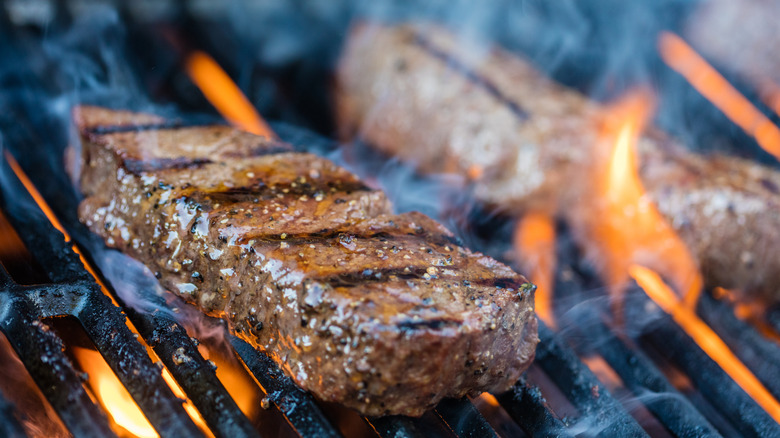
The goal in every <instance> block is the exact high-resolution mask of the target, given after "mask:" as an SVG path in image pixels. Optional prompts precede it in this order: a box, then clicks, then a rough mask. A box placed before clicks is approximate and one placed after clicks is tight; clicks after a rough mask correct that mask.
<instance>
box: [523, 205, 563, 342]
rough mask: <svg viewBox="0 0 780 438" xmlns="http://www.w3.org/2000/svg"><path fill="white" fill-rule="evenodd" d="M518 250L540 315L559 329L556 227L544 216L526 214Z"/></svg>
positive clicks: (537, 312)
mask: <svg viewBox="0 0 780 438" xmlns="http://www.w3.org/2000/svg"><path fill="white" fill-rule="evenodd" d="M514 248H515V249H516V251H517V257H518V259H519V261H520V265H521V266H522V267H523V270H524V271H526V272H528V273H529V274H530V276H531V281H533V282H534V284H536V298H535V303H534V304H535V308H536V315H537V316H539V318H541V320H542V321H544V323H545V324H547V325H548V326H549V327H551V328H555V316H554V313H553V305H552V299H553V290H554V284H553V282H554V276H553V270H554V269H555V224H554V223H553V219H552V218H551V217H549V216H548V215H545V214H542V213H529V214H526V215H525V216H524V217H523V218H522V219H521V220H520V222H518V224H517V227H516V229H515V236H514Z"/></svg>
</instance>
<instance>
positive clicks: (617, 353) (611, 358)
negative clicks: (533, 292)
mask: <svg viewBox="0 0 780 438" xmlns="http://www.w3.org/2000/svg"><path fill="white" fill-rule="evenodd" d="M562 272H563V270H561V269H559V270H558V275H556V278H555V284H556V287H557V288H559V290H560V291H561V294H560V295H564V296H567V297H572V298H574V297H577V296H584V295H585V293H584V291H583V287H582V285H581V284H580V282H578V281H577V279H576V278H575V277H574V276H572V275H569V276H564V275H561V274H562ZM633 304H640V303H633ZM609 314H610V309H609V306H608V304H607V302H606V301H604V300H594V301H593V302H591V303H589V305H588V306H579V307H574V308H573V309H572V310H571V311H570V312H569V314H568V315H567V317H568V318H571V319H572V320H574V321H582V322H587V323H584V324H581V325H577V324H572V325H571V327H570V329H568V330H567V331H566V334H567V336H566V337H567V338H568V339H569V343H570V345H576V346H577V347H579V348H577V350H578V352H579V353H581V354H589V353H596V354H598V355H599V356H601V357H602V358H603V359H604V360H605V361H606V362H607V363H608V364H609V366H610V367H611V368H612V369H613V370H614V371H615V372H616V373H617V375H618V376H620V379H621V380H622V382H623V385H625V387H626V388H628V389H629V390H630V391H632V392H633V393H634V394H635V395H637V396H642V395H645V394H646V392H647V391H652V392H655V393H656V394H664V396H662V397H652V398H647V397H644V400H643V404H644V405H645V407H646V408H647V410H648V411H650V412H651V413H652V414H653V415H654V416H655V418H656V419H657V420H658V421H659V422H660V423H661V424H663V426H664V427H665V428H666V429H667V430H668V431H669V432H670V433H671V434H672V435H674V436H677V437H691V438H693V437H703V436H712V437H717V436H720V434H719V433H718V432H717V430H716V429H715V428H714V427H713V426H712V425H711V424H710V423H709V421H707V420H706V418H705V417H704V416H703V415H702V414H701V413H700V412H699V411H698V410H697V409H696V408H695V407H694V406H693V405H692V404H691V403H690V401H688V400H687V399H686V398H685V397H684V396H683V395H682V394H680V393H679V392H678V391H677V390H676V389H675V388H674V386H672V385H671V384H670V383H669V381H668V380H667V379H666V377H665V376H664V375H663V373H662V372H661V371H660V370H659V369H658V368H657V367H656V366H655V365H654V364H653V362H652V361H651V360H650V359H649V358H648V357H647V356H646V355H645V354H644V353H642V352H641V351H639V350H638V349H637V348H634V347H633V346H629V345H628V344H627V343H626V341H625V340H624V339H621V338H619V337H618V336H617V335H616V334H615V333H616V332H617V330H615V329H614V328H613V327H612V326H610V325H609V322H608V321H609V319H608V316H607V315H609ZM574 336H576V339H573V337H574Z"/></svg>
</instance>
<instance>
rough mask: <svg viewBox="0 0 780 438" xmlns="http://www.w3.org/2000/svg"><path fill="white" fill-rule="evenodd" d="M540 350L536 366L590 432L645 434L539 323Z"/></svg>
mask: <svg viewBox="0 0 780 438" xmlns="http://www.w3.org/2000/svg"><path fill="white" fill-rule="evenodd" d="M539 338H540V342H539V346H538V347H537V349H536V363H537V364H538V365H539V366H540V367H541V368H542V369H543V370H544V372H545V374H547V375H548V376H549V377H550V378H551V379H552V380H553V381H554V382H555V384H556V385H557V386H558V388H560V389H561V391H563V393H564V394H566V396H567V398H568V399H569V400H570V401H571V403H572V404H573V405H574V406H575V407H576V408H577V409H578V410H579V411H580V414H581V415H583V416H586V417H587V418H588V419H589V420H590V421H593V424H592V425H589V426H590V427H591V428H592V429H591V430H600V431H601V432H600V433H599V435H600V436H605V437H606V436H614V437H644V436H647V434H646V433H645V431H644V430H642V428H641V427H640V426H639V424H637V422H636V420H634V419H633V418H632V417H631V415H629V414H628V413H627V412H626V411H625V410H624V409H623V407H622V406H621V405H620V403H618V402H617V401H616V400H615V399H614V398H613V397H612V395H610V393H609V391H607V389H606V388H604V386H603V385H602V384H601V382H599V380H598V379H597V378H596V376H595V375H593V373H592V372H591V371H590V369H588V368H587V367H586V366H585V365H584V364H583V363H582V362H580V360H579V359H578V358H577V355H576V354H574V352H573V351H572V350H570V349H569V348H568V347H566V346H564V345H563V344H561V343H560V342H559V341H558V340H557V339H556V337H555V335H554V334H553V332H552V331H551V330H550V329H549V328H547V326H546V325H545V324H544V323H543V322H542V321H539Z"/></svg>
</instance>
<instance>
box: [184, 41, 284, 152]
mask: <svg viewBox="0 0 780 438" xmlns="http://www.w3.org/2000/svg"><path fill="white" fill-rule="evenodd" d="M186 67H187V73H188V74H189V76H190V78H192V80H193V82H195V85H197V86H198V88H199V89H200V91H201V92H203V95H204V96H206V99H208V101H209V102H211V104H212V105H214V107H215V108H216V109H217V111H219V112H220V114H222V115H223V116H224V117H225V119H227V120H228V121H229V122H230V123H231V124H233V125H235V126H237V127H239V128H241V129H243V130H245V131H248V132H251V133H253V134H257V135H262V136H264V137H267V138H272V137H274V133H273V131H271V128H269V127H268V125H267V124H266V123H265V121H264V120H263V119H262V117H260V115H259V114H258V113H257V111H256V110H255V108H254V107H253V106H252V104H251V103H250V102H249V100H248V99H247V98H246V96H244V94H243V93H242V92H241V89H240V88H238V86H237V85H236V84H235V83H234V82H233V81H232V80H231V79H230V76H228V74H227V73H226V72H225V70H223V69H222V67H220V66H219V64H217V62H216V61H215V60H214V58H212V57H211V56H209V55H207V54H205V53H203V52H194V53H193V54H192V55H190V57H189V58H188V59H187V66H186Z"/></svg>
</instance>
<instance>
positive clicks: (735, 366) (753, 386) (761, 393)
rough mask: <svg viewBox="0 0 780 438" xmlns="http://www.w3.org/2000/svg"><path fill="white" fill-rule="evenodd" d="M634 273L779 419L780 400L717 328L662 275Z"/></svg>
mask: <svg viewBox="0 0 780 438" xmlns="http://www.w3.org/2000/svg"><path fill="white" fill-rule="evenodd" d="M629 269H630V273H631V277H632V278H634V280H636V282H637V283H638V284H639V286H640V287H641V288H642V289H644V291H645V293H647V295H648V296H649V297H650V298H651V299H652V300H653V301H654V302H655V303H656V304H658V306H659V307H660V308H661V309H663V310H664V312H666V313H668V314H669V315H671V317H672V319H674V321H675V322H676V323H677V324H678V325H679V326H680V327H681V328H682V329H683V330H685V332H686V333H687V334H688V336H690V337H691V338H692V339H693V340H694V342H696V344H697V345H698V346H699V347H701V349H702V350H704V352H705V353H707V355H708V356H709V357H710V358H712V360H714V361H715V362H717V364H718V365H719V366H720V367H721V368H722V369H723V371H725V372H726V373H727V374H728V375H729V376H730V377H731V378H732V379H734V381H735V382H737V384H738V385H739V386H740V387H741V388H742V389H743V390H745V392H746V393H747V394H748V395H750V397H752V398H753V400H755V401H756V403H758V404H759V405H760V406H761V407H762V408H763V409H764V410H765V411H766V412H767V413H768V414H769V415H770V416H772V418H774V419H775V421H777V422H780V403H778V401H777V400H776V399H775V398H774V397H772V395H771V394H770V393H769V391H768V390H767V389H766V388H765V387H764V385H763V384H761V382H760V381H759V380H758V378H756V376H755V375H754V374H753V373H752V372H750V370H749V369H748V368H747V367H746V366H745V364H743V363H742V362H741V361H740V360H739V359H738V358H737V356H736V355H734V353H733V352H732V351H731V350H730V349H729V347H728V346H727V345H726V344H725V343H724V342H723V340H721V339H720V337H718V335H717V334H715V332H713V331H712V329H711V328H710V327H709V326H708V325H707V324H706V323H705V322H704V321H702V320H701V319H699V317H698V316H696V313H695V312H694V311H693V310H691V309H690V308H689V307H688V306H685V305H683V303H681V302H680V300H679V299H678V298H677V296H675V294H674V292H672V290H671V289H669V287H668V286H667V285H666V284H664V282H663V280H661V277H660V276H659V275H658V274H657V273H655V272H653V271H651V270H649V269H647V268H645V267H642V266H639V265H632V266H631V267H630V268H629Z"/></svg>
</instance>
